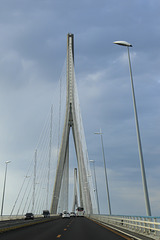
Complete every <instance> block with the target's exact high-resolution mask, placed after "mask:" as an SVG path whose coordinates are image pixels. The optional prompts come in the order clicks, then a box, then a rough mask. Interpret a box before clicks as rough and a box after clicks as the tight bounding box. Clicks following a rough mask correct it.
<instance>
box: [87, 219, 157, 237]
mask: <svg viewBox="0 0 160 240" xmlns="http://www.w3.org/2000/svg"><path fill="white" fill-rule="evenodd" d="M87 217H89V218H91V219H93V220H95V221H99V222H101V223H103V224H108V225H112V226H117V227H119V228H123V229H128V230H130V231H132V232H137V233H139V234H143V235H150V236H152V238H155V239H160V217H155V216H152V217H148V216H128V215H127V216H126V215H125V216H122V215H119V216H115V215H112V216H110V215H97V214H95V215H88V216H87Z"/></svg>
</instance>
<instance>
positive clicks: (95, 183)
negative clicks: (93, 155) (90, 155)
mask: <svg viewBox="0 0 160 240" xmlns="http://www.w3.org/2000/svg"><path fill="white" fill-rule="evenodd" d="M89 161H90V162H92V163H93V171H94V180H95V191H96V198H97V207H98V214H100V209H99V199H98V191H97V179H96V171H95V161H94V160H89Z"/></svg>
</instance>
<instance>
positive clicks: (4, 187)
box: [1, 161, 11, 216]
mask: <svg viewBox="0 0 160 240" xmlns="http://www.w3.org/2000/svg"><path fill="white" fill-rule="evenodd" d="M10 162H11V161H6V162H5V163H6V169H5V176H4V186H3V196H2V206H1V216H2V215H3V206H4V195H5V189H6V178H7V165H8V163H10Z"/></svg>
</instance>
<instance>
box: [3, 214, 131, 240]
mask: <svg viewBox="0 0 160 240" xmlns="http://www.w3.org/2000/svg"><path fill="white" fill-rule="evenodd" d="M1 239H2V240H20V239H22V240H50V239H52V240H54V239H60V240H61V239H62V240H122V239H128V240H130V239H131V238H129V237H125V236H123V235H121V234H120V233H118V232H115V231H110V230H109V229H107V228H106V227H104V226H102V225H100V224H97V223H95V222H94V221H92V220H89V219H87V218H85V217H75V218H70V219H61V218H59V219H56V220H53V221H49V222H45V223H39V224H35V225H31V226H27V227H23V228H19V229H16V230H12V231H7V232H4V233H0V240H1Z"/></svg>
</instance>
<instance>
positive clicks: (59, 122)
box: [0, 34, 160, 239]
mask: <svg viewBox="0 0 160 240" xmlns="http://www.w3.org/2000/svg"><path fill="white" fill-rule="evenodd" d="M71 134H72V137H73V143H74V148H75V156H76V157H75V159H74V164H73V166H72V169H74V179H73V184H72V186H73V188H74V190H73V189H72V191H73V192H74V194H73V198H72V199H71V198H69V185H70V184H69V180H70V178H69V173H70V170H69V169H70V161H69V159H70V157H69V146H70V137H71ZM6 166H7V165H6ZM106 174H107V172H106ZM93 180H95V179H93V177H92V174H91V169H90V161H89V157H88V151H87V146H86V141H85V134H84V129H83V122H82V117H81V111H80V104H79V99H78V91H77V85H76V78H75V71H74V35H73V34H68V35H67V58H66V63H65V65H64V69H63V71H62V75H61V77H60V79H59V83H58V88H57V95H56V96H55V99H54V103H53V105H52V106H51V109H50V113H49V114H48V118H47V119H46V123H45V125H44V128H43V130H42V133H41V135H40V138H39V141H38V143H37V146H36V148H35V152H34V154H33V158H32V160H31V162H30V166H28V169H27V171H26V175H25V177H24V179H23V181H22V184H21V187H20V189H19V192H18V194H17V197H16V199H15V200H14V201H13V206H12V209H11V212H10V216H7V217H6V218H5V216H3V209H1V220H2V221H1V228H0V232H1V233H2V232H7V231H9V230H13V229H17V230H16V231H14V232H12V234H8V233H7V234H8V238H7V239H17V238H18V239H19V238H20V237H22V236H23V238H24V239H25V236H26V238H27V237H30V235H33V236H34V239H47V238H51V237H52V239H57V238H62V239H69V238H73V239H75V238H76V239H82V238H83V239H92V238H93V239H97V238H98V239H106V237H107V238H108V239H149V237H152V238H157V239H158V237H159V232H160V223H159V222H160V221H159V218H158V217H152V216H115V215H111V209H110V208H111V206H110V199H109V188H108V182H107V178H106V184H107V191H108V192H107V194H108V203H109V206H110V207H109V209H108V212H109V214H108V215H103V214H101V215H100V214H99V210H98V209H99V202H98V193H97V188H96V181H95V185H94V184H93ZM3 200H4V199H3ZM69 201H70V202H69ZM106 202H107V201H106ZM70 206H71V207H70ZM106 206H107V203H106ZM77 207H80V208H81V209H84V213H85V214H84V216H85V217H86V218H71V219H65V220H66V221H64V220H62V219H61V216H59V214H60V213H62V212H63V211H64V210H65V211H67V212H68V211H71V210H72V211H76V208H77ZM71 208H72V209H71ZM43 210H49V211H50V214H51V217H50V218H48V219H47V220H45V221H44V219H43V218H42V212H43ZM31 212H32V213H33V214H34V215H35V217H36V218H35V220H34V221H33V222H29V224H26V223H25V221H24V220H23V218H24V215H25V213H31ZM9 219H16V220H15V221H12V223H11V222H10V221H8V220H9ZM17 219H18V220H17ZM90 219H91V220H92V221H91V220H90ZM4 220H6V221H4ZM95 222H96V223H95ZM34 223H35V230H33V228H32V230H31V231H30V232H29V230H28V231H26V230H25V229H23V230H22V227H25V226H30V225H31V226H32V225H33V224H34ZM40 223H41V224H42V223H43V226H42V225H39V224H40ZM53 226H54V227H53ZM28 229H29V228H28ZM37 232H38V234H37ZM84 232H85V234H84ZM27 234H28V235H27ZM36 234H37V235H36ZM99 234H100V235H99ZM3 236H4V239H5V237H6V235H5V233H4V235H3V234H2V237H3ZM2 239H3V238H2Z"/></svg>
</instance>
